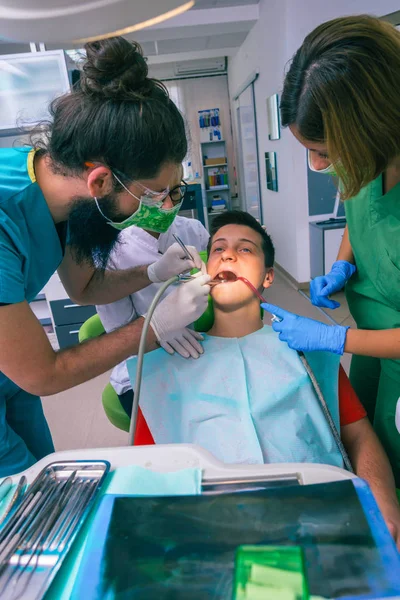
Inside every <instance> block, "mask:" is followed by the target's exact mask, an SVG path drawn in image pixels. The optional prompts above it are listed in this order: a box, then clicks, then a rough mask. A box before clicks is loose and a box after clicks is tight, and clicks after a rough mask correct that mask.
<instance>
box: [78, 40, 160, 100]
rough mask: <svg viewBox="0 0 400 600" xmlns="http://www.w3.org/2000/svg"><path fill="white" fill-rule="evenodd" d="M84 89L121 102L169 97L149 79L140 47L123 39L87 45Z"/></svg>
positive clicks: (92, 93)
mask: <svg viewBox="0 0 400 600" xmlns="http://www.w3.org/2000/svg"><path fill="white" fill-rule="evenodd" d="M85 50H86V57H87V58H86V60H85V61H84V63H83V67H82V76H81V81H80V85H81V89H82V91H83V92H85V93H86V94H89V95H97V96H100V97H103V98H109V99H113V100H118V101H124V100H126V101H129V100H135V99H136V100H141V99H144V98H148V97H154V98H157V97H160V95H163V96H165V95H167V93H166V89H165V87H164V86H163V84H162V83H161V82H159V81H157V80H155V79H151V78H149V77H148V67H147V62H146V60H145V58H144V57H143V51H142V48H141V46H140V45H139V44H138V43H136V42H128V40H125V39H124V38H122V37H113V38H109V39H106V40H99V41H96V42H90V43H88V44H86V45H85Z"/></svg>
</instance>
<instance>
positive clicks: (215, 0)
mask: <svg viewBox="0 0 400 600" xmlns="http://www.w3.org/2000/svg"><path fill="white" fill-rule="evenodd" d="M258 3H259V0H196V4H195V6H194V7H193V8H192V10H196V9H197V10H199V9H202V8H226V7H227V6H244V5H248V4H258Z"/></svg>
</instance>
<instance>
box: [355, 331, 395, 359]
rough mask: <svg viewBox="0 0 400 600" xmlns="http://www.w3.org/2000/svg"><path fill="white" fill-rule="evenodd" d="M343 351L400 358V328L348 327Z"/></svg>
mask: <svg viewBox="0 0 400 600" xmlns="http://www.w3.org/2000/svg"><path fill="white" fill-rule="evenodd" d="M344 351H345V352H349V353H350V354H359V355H361V356H375V357H376V358H392V359H400V329H383V330H376V331H375V330H369V329H348V330H347V335H346V342H345V346H344Z"/></svg>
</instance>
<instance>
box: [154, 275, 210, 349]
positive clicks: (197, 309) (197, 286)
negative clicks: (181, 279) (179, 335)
mask: <svg viewBox="0 0 400 600" xmlns="http://www.w3.org/2000/svg"><path fill="white" fill-rule="evenodd" d="M210 280H211V277H210V275H202V274H201V273H198V274H196V275H195V276H194V278H193V279H191V280H190V281H188V282H186V283H181V284H179V285H178V286H177V287H176V289H175V290H174V291H173V292H171V293H170V294H168V296H167V297H166V298H164V300H162V302H160V304H159V305H158V306H157V307H156V309H155V311H154V313H153V316H152V318H151V321H150V325H151V327H152V328H153V330H154V333H155V334H156V337H157V339H158V341H159V342H160V344H161V343H164V342H165V341H167V342H169V341H170V339H171V333H173V332H176V331H179V330H181V329H183V328H184V327H186V326H187V325H189V324H190V323H193V322H194V321H196V320H197V319H198V318H199V317H201V315H202V314H203V313H204V312H205V310H206V308H207V306H208V294H209V293H210V286H209V285H208V282H209V281H210Z"/></svg>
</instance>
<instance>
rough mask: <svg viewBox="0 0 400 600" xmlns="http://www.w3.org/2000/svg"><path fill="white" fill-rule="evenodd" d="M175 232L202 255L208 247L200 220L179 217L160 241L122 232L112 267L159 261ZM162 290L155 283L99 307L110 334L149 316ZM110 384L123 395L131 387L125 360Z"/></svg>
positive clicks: (140, 231) (134, 231)
mask: <svg viewBox="0 0 400 600" xmlns="http://www.w3.org/2000/svg"><path fill="white" fill-rule="evenodd" d="M173 233H176V234H177V235H178V236H179V237H180V238H181V240H182V241H183V242H184V244H187V245H190V246H194V247H195V248H196V249H197V250H198V251H199V252H201V251H202V250H205V249H206V248H207V243H208V239H209V233H208V231H207V230H206V229H205V227H203V225H202V224H201V223H200V221H197V220H196V219H187V218H186V217H176V218H175V220H174V222H173V223H172V225H171V227H170V228H169V229H168V231H167V232H166V233H162V234H161V235H160V237H159V238H158V239H156V238H155V237H153V236H152V235H150V234H149V233H147V231H144V230H143V229H140V228H139V227H135V226H132V227H128V228H127V229H124V230H123V231H122V232H121V234H120V238H119V239H120V243H119V244H117V246H116V248H115V249H114V250H113V252H112V253H111V256H110V263H109V264H110V266H111V268H113V269H130V268H132V267H139V266H142V265H149V264H151V263H153V262H155V261H156V260H158V259H159V258H160V254H163V253H164V252H165V251H166V250H167V248H169V247H170V246H171V245H172V244H174V243H175V240H174V238H173V236H172V234H173ZM159 287H160V284H158V283H152V284H151V285H149V286H147V287H146V288H144V289H142V290H140V291H139V292H135V293H134V294H131V295H130V296H128V297H127V298H122V300H118V301H117V302H112V303H111V304H103V305H102V306H96V309H97V312H98V315H99V317H100V319H101V322H102V323H103V326H104V329H105V330H106V331H107V333H108V332H110V331H113V330H114V329H118V328H119V327H122V326H123V325H126V324H127V323H129V322H130V321H132V320H134V319H137V318H138V317H140V316H141V315H143V314H144V313H146V312H147V309H148V308H149V306H150V303H151V301H152V299H153V298H154V296H155V295H156V293H157V291H158V289H159ZM172 289H173V288H169V289H168V290H167V291H166V292H165V294H164V295H166V294H168V293H170V292H171V291H172ZM110 382H111V385H112V386H113V388H114V389H115V391H116V392H117V394H119V395H121V394H123V393H124V392H126V391H127V390H129V389H130V388H131V383H130V380H129V375H128V370H127V368H126V362H125V361H124V362H122V363H120V364H119V365H117V366H116V367H115V368H114V369H113V371H112V373H111V377H110Z"/></svg>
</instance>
